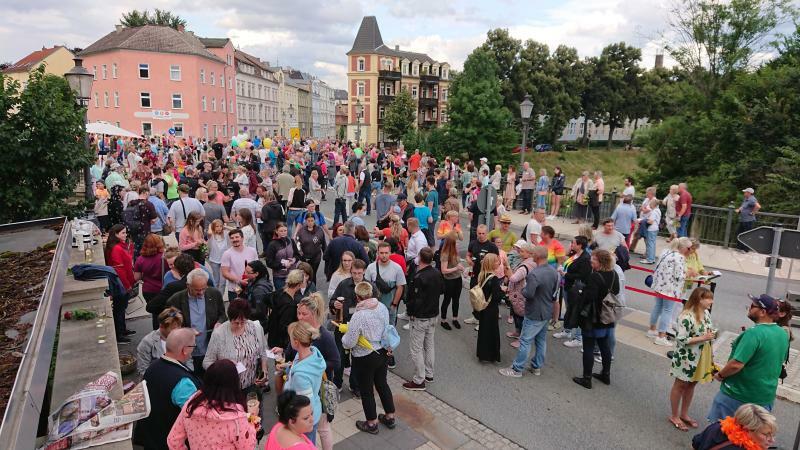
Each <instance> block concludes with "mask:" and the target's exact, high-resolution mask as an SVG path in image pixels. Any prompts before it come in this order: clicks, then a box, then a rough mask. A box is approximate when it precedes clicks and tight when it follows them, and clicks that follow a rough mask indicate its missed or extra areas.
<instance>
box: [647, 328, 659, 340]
mask: <svg viewBox="0 0 800 450" xmlns="http://www.w3.org/2000/svg"><path fill="white" fill-rule="evenodd" d="M647 337H651V338H655V337H658V331H656V330H647Z"/></svg>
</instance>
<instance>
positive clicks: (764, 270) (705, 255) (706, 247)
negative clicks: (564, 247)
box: [509, 210, 800, 280]
mask: <svg viewBox="0 0 800 450" xmlns="http://www.w3.org/2000/svg"><path fill="white" fill-rule="evenodd" d="M509 215H510V216H511V227H512V229H514V230H516V231H518V232H519V233H522V229H523V228H525V225H527V224H528V221H529V220H530V215H527V214H526V215H522V214H520V213H519V211H516V210H515V211H512V212H511V213H509ZM545 225H550V226H551V227H553V228H554V229H555V230H556V237H557V238H558V239H559V240H562V241H571V240H572V238H573V237H574V236H575V235H576V234H577V233H578V225H576V224H573V223H572V219H566V218H562V217H558V218H556V219H553V220H547V221H546V222H545ZM668 245H669V244H667V242H666V239H665V238H663V237H661V236H659V237H658V238H657V239H656V255H660V254H661V252H662V251H663V250H665V249H666V248H667V247H668ZM637 250H638V251H639V252H641V253H644V241H643V240H642V242H639V244H638V246H637ZM697 253H698V255H699V256H700V261H701V262H702V263H703V265H704V266H705V267H706V268H714V269H720V270H727V271H731V272H740V273H748V274H752V275H761V276H767V275H768V274H769V268H768V267H765V266H764V264H765V262H766V256H765V255H760V254H758V253H755V252H748V253H740V252H737V251H736V250H734V249H731V248H723V247H718V246H716V245H710V244H702V245H700V249H699V250H698V251H697ZM639 259H640V257H638V256H637V255H631V264H634V263H636V264H638V262H639ZM790 262H791V259H789V258H783V267H782V268H781V269H778V270H776V277H777V278H782V279H786V278H787V277H788V276H789V266H790ZM791 279H792V280H800V264H798V265H797V267H795V268H793V270H792V273H791Z"/></svg>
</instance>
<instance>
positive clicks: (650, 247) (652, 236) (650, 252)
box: [644, 230, 658, 261]
mask: <svg viewBox="0 0 800 450" xmlns="http://www.w3.org/2000/svg"><path fill="white" fill-rule="evenodd" d="M657 235H658V230H653V231H651V230H647V235H646V236H645V237H646V239H647V240H646V241H644V247H645V250H644V252H645V259H647V260H648V261H655V260H656V236H657Z"/></svg>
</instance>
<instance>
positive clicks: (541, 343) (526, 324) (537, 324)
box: [511, 317, 550, 372]
mask: <svg viewBox="0 0 800 450" xmlns="http://www.w3.org/2000/svg"><path fill="white" fill-rule="evenodd" d="M549 322H550V321H549V320H530V319H528V318H527V317H526V318H525V319H523V321H522V332H521V333H520V335H519V350H517V357H516V358H514V362H513V363H512V364H511V368H512V369H514V371H515V372H522V371H523V369H525V360H527V359H528V353H529V352H530V350H531V343H534V345H535V346H536V355H534V356H533V358H531V366H532V367H533V368H534V369H541V368H542V366H543V365H544V355H545V353H546V352H547V324H548V323H549Z"/></svg>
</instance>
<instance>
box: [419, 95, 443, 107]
mask: <svg viewBox="0 0 800 450" xmlns="http://www.w3.org/2000/svg"><path fill="white" fill-rule="evenodd" d="M438 105H439V99H438V98H433V97H420V98H419V106H430V107H434V108H435V107H436V106H438Z"/></svg>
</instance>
